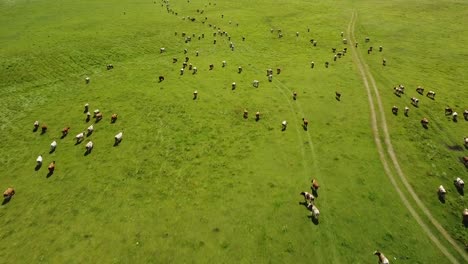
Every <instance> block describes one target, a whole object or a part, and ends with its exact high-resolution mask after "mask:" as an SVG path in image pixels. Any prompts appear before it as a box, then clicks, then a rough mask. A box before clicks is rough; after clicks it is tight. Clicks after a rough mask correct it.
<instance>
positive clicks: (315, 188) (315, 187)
mask: <svg viewBox="0 0 468 264" xmlns="http://www.w3.org/2000/svg"><path fill="white" fill-rule="evenodd" d="M318 188H320V185H319V184H318V182H317V180H316V179H312V189H313V190H314V191H317V190H318Z"/></svg>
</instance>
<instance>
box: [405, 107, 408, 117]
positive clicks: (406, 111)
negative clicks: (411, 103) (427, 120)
mask: <svg viewBox="0 0 468 264" xmlns="http://www.w3.org/2000/svg"><path fill="white" fill-rule="evenodd" d="M408 112H409V107H407V106H405V116H408Z"/></svg>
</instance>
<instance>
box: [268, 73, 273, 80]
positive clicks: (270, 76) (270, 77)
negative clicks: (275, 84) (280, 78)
mask: <svg viewBox="0 0 468 264" xmlns="http://www.w3.org/2000/svg"><path fill="white" fill-rule="evenodd" d="M268 81H269V82H272V81H273V75H271V74H270V75H268Z"/></svg>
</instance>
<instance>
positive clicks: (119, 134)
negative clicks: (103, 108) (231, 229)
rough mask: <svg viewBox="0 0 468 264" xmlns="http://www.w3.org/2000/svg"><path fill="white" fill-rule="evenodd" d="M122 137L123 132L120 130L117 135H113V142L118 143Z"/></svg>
mask: <svg viewBox="0 0 468 264" xmlns="http://www.w3.org/2000/svg"><path fill="white" fill-rule="evenodd" d="M122 137H123V132H120V133H118V134H117V135H115V137H114V139H115V143H114V144H115V145H118V144H119V143H120V142H121V141H122Z"/></svg>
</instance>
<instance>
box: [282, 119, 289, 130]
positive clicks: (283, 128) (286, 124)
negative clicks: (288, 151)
mask: <svg viewBox="0 0 468 264" xmlns="http://www.w3.org/2000/svg"><path fill="white" fill-rule="evenodd" d="M287 126H288V122H286V120H283V122H281V130H283V131H284V130H286V127H287Z"/></svg>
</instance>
